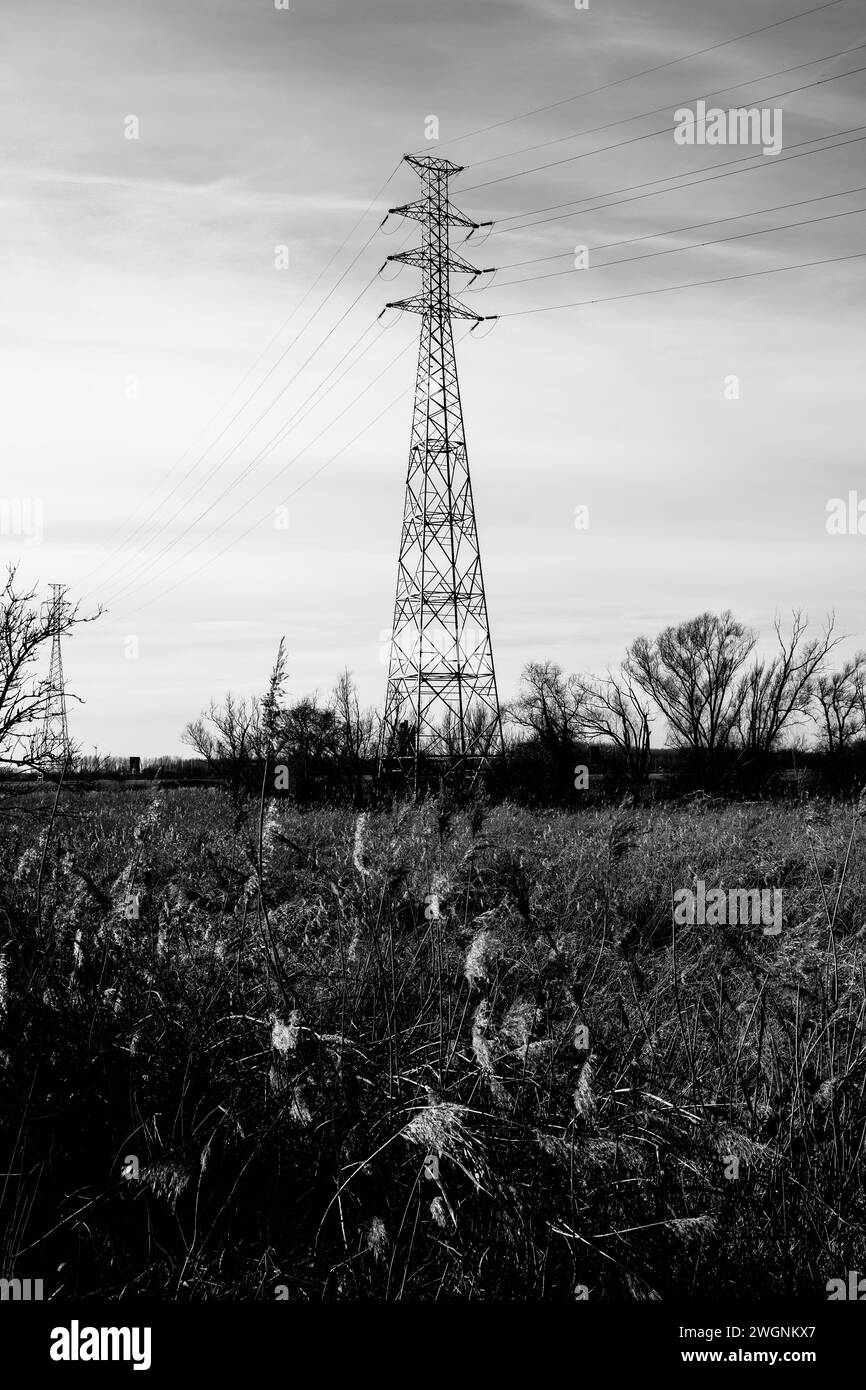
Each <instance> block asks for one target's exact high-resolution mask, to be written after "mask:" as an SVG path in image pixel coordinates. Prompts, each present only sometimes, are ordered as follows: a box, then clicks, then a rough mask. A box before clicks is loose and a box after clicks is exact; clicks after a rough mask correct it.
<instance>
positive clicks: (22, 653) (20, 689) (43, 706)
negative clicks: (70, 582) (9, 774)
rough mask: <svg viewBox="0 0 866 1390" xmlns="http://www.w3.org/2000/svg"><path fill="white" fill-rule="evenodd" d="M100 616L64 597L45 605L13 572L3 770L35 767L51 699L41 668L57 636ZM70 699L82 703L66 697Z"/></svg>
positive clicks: (3, 640)
mask: <svg viewBox="0 0 866 1390" xmlns="http://www.w3.org/2000/svg"><path fill="white" fill-rule="evenodd" d="M100 612H101V609H97V611H96V613H93V614H90V615H89V616H87V617H84V616H82V615H81V614H80V612H79V605H78V604H76V605H74V606H72V605H70V604H68V603H67V602H66V597H65V593H64V594H62V595H61V597H60V600H59V602H58V603H57V604H54V605H48V604H40V602H39V597H38V593H37V590H36V589H22V588H20V587H19V586H18V584H17V566H15V565H9V566H8V568H7V571H6V578H5V580H4V582H3V586H2V589H0V764H3V765H6V766H11V767H22V766H33V765H34V761H35V759H34V739H35V737H36V735H37V733H38V728H39V724H40V723H41V721H42V720H43V719H44V717H45V714H46V712H47V710H48V707H49V700H50V694H51V692H50V689H49V686H48V683H47V681H46V680H45V678H44V677H43V676H41V675H40V673H39V669H38V668H39V666H40V663H41V662H43V661H44V662H45V663H46V664H47V660H48V654H49V651H50V647H51V641H52V638H53V636H54V634H55V632H58V633H59V634H60V636H61V637H66V636H68V635H69V634H70V633H71V632H72V630H73V629H74V628H75V627H77V626H78V625H79V624H80V623H86V622H93V621H94V619H96V618H98V617H99V615H100ZM66 698H67V700H77V698H78V697H77V696H76V695H72V694H70V693H69V692H68V691H67V692H66Z"/></svg>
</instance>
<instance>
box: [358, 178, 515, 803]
mask: <svg viewBox="0 0 866 1390" xmlns="http://www.w3.org/2000/svg"><path fill="white" fill-rule="evenodd" d="M406 162H407V163H408V164H410V165H411V166H412V168H413V169H415V170H416V172H417V173H418V174H420V176H421V196H420V198H418V199H416V201H414V202H412V203H408V204H405V205H404V206H402V207H396V208H392V209H391V210H390V211H391V212H392V213H394V214H398V215H402V216H403V217H409V218H413V219H414V220H416V221H417V222H420V224H421V246H420V247H417V248H415V249H414V250H411V251H403V252H400V253H399V254H397V255H394V256H389V258H388V259H389V260H392V261H398V262H402V263H403V264H405V265H411V266H416V267H417V268H418V269H420V271H421V293H420V294H417V295H413V296H412V297H411V298H409V299H402V300H397V301H394V302H392V303H391V304H389V305H387V306H386V307H388V308H395V309H404V310H407V311H408V312H410V313H415V314H420V316H421V340H420V348H419V352H418V375H417V380H416V387H415V404H414V409H413V415H412V437H411V444H410V449H409V470H408V475H407V478H406V499H405V505H404V511H403V526H402V531H401V536H400V556H399V561H398V565H397V595H396V601H395V605H394V623H393V628H392V640H391V649H390V660H389V669H388V688H387V694H386V700H385V719H384V724H383V732H382V746H381V757H380V761H381V763H382V764H384V765H394V764H395V763H397V764H402V765H403V766H404V767H405V766H406V765H407V764H408V765H409V766H410V767H411V768H412V769H413V770H414V777H415V780H416V782H417V775H418V765H419V761H420V760H422V759H435V760H441V759H447V760H449V761H453V760H455V759H456V760H458V761H459V762H462V763H465V764H469V765H472V766H477V765H478V764H479V763H483V762H484V761H486V760H487V759H489V758H490V757H491V756H492V755H493V754H495V753H499V752H501V751H502V722H501V717H500V712H499V698H498V694H497V689H496V675H495V671H494V666H493V650H492V646H491V641H490V626H489V622H488V618H487V602H486V599H485V594H484V580H483V577H482V572H481V556H480V553H479V546H478V532H477V529H476V524H475V510H474V506H473V501H472V483H471V480H470V476H469V460H468V458H467V453H466V440H465V436H464V430H463V411H462V405H461V400H460V385H459V382H458V378H457V361H456V358H455V354H454V341H453V335H452V326H451V322H452V319H455V318H457V319H467V320H470V321H471V322H472V324H473V327H474V326H475V325H476V324H477V323H479V322H481V321H482V316H481V315H478V314H475V313H473V312H472V310H471V309H468V308H467V307H466V306H465V305H464V304H462V303H461V302H460V300H458V299H455V298H454V297H453V296H452V295H451V292H450V274H451V271H456V272H459V273H461V274H468V275H476V274H478V273H479V272H478V271H477V269H476V267H475V266H473V265H470V264H469V262H467V261H465V260H464V259H463V258H462V257H461V256H458V255H456V254H455V253H454V252H453V251H451V249H450V246H449V230H450V228H451V227H453V226H457V227H466V228H468V229H469V232H470V234H471V232H472V231H474V230H475V229H476V228H477V227H479V226H481V225H484V224H481V223H477V222H473V221H471V220H470V219H469V218H468V217H465V216H464V215H463V214H462V213H461V212H459V211H458V210H457V209H456V208H455V207H453V205H452V204H451V202H450V199H449V192H448V186H449V179H450V178H451V176H452V175H453V174H457V173H459V172H460V170H461V166H460V165H457V164H452V163H451V162H450V161H449V160H447V159H440V158H437V157H435V156H432V155H428V156H424V157H416V156H414V155H407V156H406Z"/></svg>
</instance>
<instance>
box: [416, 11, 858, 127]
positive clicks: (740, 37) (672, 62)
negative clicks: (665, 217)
mask: <svg viewBox="0 0 866 1390" xmlns="http://www.w3.org/2000/svg"><path fill="white" fill-rule="evenodd" d="M841 3H842V0H828V3H827V4H823V5H814V6H813V7H812V8H811V9H809V10H800V11H799V13H798V14H792V15H788V17H787V19H777V20H775V21H774V22H773V23H772V24H764V25H763V26H762V27H761V28H760V29H750V30H749V32H748V33H747V34H737V35H736V36H735V37H734V38H732V39H723V40H721V41H720V42H719V43H712V44H709V45H708V47H706V48H698V49H695V50H693V52H691V53H684V54H683V55H682V56H681V57H679V58H670V59H668V61H667V62H665V63H656V64H654V66H653V67H649V68H642V69H641V71H640V72H632V73H629V75H628V76H627V77H619V78H617V79H616V80H615V81H614V82H605V83H603V84H602V86H600V87H589V88H587V90H586V91H584V92H577V93H575V95H574V96H570V97H563V98H562V99H561V100H560V101H551V102H549V103H548V104H547V105H546V106H536V107H535V108H534V109H533V110H532V111H524V112H523V113H522V114H521V115H519V116H509V117H508V118H507V119H506V120H503V121H494V122H493V124H492V125H486V126H480V127H479V128H478V129H477V130H470V131H467V132H466V133H465V134H464V135H454V136H452V138H451V139H450V140H441V141H438V142H437V143H436V144H435V145H434V146H433V149H435V150H442V149H445V148H446V147H447V146H448V145H455V144H457V143H458V141H461V140H471V139H473V138H474V137H475V136H476V135H486V134H487V133H488V132H489V131H491V130H500V129H501V128H502V127H503V126H507V125H513V124H514V123H515V122H516V121H525V120H528V119H529V118H530V117H531V116H540V115H542V114H543V113H544V112H546V111H555V110H556V109H557V108H559V107H561V106H568V105H570V104H571V102H573V101H580V100H581V98H582V97H589V96H594V95H595V94H596V93H598V92H607V91H609V90H610V89H611V88H612V87H620V86H622V84H623V83H625V82H634V81H636V80H637V79H638V78H639V77H647V76H649V74H650V73H653V72H661V71H662V70H663V69H664V68H670V67H675V66H676V64H677V63H686V62H688V61H689V59H690V58H702V57H703V56H704V54H706V53H714V52H715V51H716V50H717V49H719V48H728V47H729V46H730V45H731V44H733V43H741V42H742V41H744V40H745V39H751V38H754V37H755V36H756V35H757V34H766V33H767V32H768V30H770V29H778V28H779V26H780V25H782V24H793V22H794V21H795V20H797V19H805V18H806V16H807V15H810V14H818V13H819V12H820V11H821V10H831V9H833V8H834V7H835V6H836V5H838V4H841ZM419 153H421V151H419ZM428 153H429V149H428Z"/></svg>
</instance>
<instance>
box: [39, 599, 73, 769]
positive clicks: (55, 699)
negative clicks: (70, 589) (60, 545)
mask: <svg viewBox="0 0 866 1390" xmlns="http://www.w3.org/2000/svg"><path fill="white" fill-rule="evenodd" d="M64 594H65V588H64V586H63V585H62V584H52V585H51V598H50V600H49V602H48V605H47V610H48V623H49V626H50V629H51V664H50V666H49V668H48V681H47V684H46V687H45V690H46V694H45V706H44V709H45V713H44V716H43V720H42V729H41V732H40V735H39V739H38V742H37V761H38V762H40V763H41V764H42V766H43V767H62V766H63V765H64V764H65V763H66V761H67V759H68V757H69V752H70V747H69V727H68V725H67V722H66V689H65V687H64V684H63V654H62V652H61V650H60V633H61V630H62V621H63V615H64V605H65V598H64Z"/></svg>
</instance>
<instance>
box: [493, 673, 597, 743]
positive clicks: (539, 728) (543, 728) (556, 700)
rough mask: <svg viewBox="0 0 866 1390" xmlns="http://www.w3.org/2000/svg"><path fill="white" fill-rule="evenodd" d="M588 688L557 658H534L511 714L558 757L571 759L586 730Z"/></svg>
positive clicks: (514, 719) (512, 717) (508, 714)
mask: <svg viewBox="0 0 866 1390" xmlns="http://www.w3.org/2000/svg"><path fill="white" fill-rule="evenodd" d="M586 707H587V692H586V689H585V687H584V684H583V682H582V681H581V680H580V679H579V677H578V676H575V675H569V676H567V675H566V674H565V672H564V671H563V669H562V667H561V666H558V665H557V664H556V662H554V661H544V662H540V661H531V662H530V663H529V665H528V666H526V667H525V668H524V670H523V673H522V675H521V677H520V693H519V695H518V697H517V699H516V700H515V701H514V702H513V704H512V705H511V706H510V707H509V709H508V711H507V717H508V718H509V719H510V721H511V722H512V723H513V724H515V725H517V727H518V728H520V729H523V730H525V731H526V732H527V733H528V734H529V735H530V736H531V737H533V738H534V739H535V740H536V741H537V742H538V743H539V745H540V746H541V747H542V748H543V749H544V751H545V752H546V753H548V754H549V755H550V756H551V757H552V758H554V759H555V760H556V761H559V760H560V759H563V758H565V759H568V758H570V757H571V754H572V752H573V750H574V746H575V744H576V743H578V742H579V741H580V740H581V738H582V737H583V736H584V735H585V733H586V713H587V708H586Z"/></svg>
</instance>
